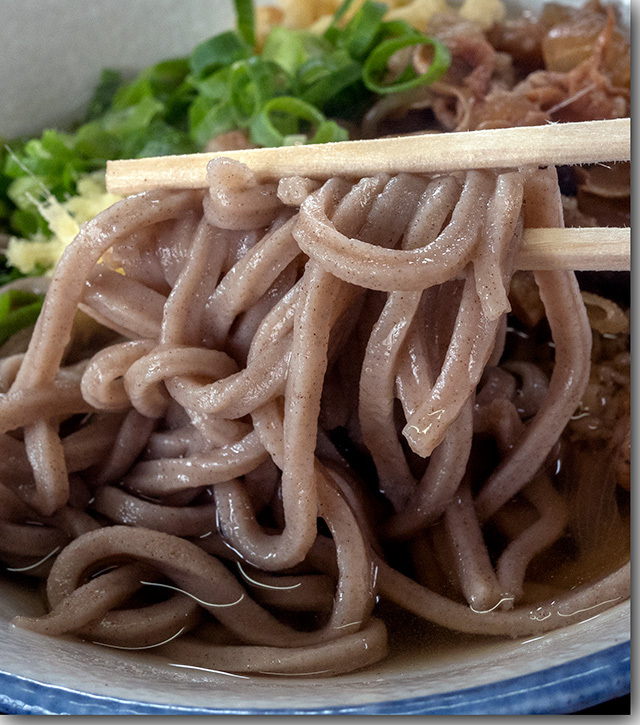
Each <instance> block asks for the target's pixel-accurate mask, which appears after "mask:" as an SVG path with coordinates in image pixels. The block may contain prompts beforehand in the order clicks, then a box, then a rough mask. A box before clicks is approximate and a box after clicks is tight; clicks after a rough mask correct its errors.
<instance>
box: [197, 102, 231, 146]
mask: <svg viewBox="0 0 640 725" xmlns="http://www.w3.org/2000/svg"><path fill="white" fill-rule="evenodd" d="M234 128H236V124H235V119H234V114H233V108H232V107H231V103H230V102H229V101H227V100H224V101H215V100H213V99H211V98H206V97H205V96H200V97H198V98H196V100H195V101H194V102H193V105H192V106H191V108H190V109H189V133H190V136H191V139H192V140H193V141H194V142H195V143H196V144H198V145H199V146H201V147H204V146H206V145H207V143H208V142H209V141H211V139H212V138H215V137H216V136H219V135H220V134H222V133H226V132H227V131H232V130H233V129H234Z"/></svg>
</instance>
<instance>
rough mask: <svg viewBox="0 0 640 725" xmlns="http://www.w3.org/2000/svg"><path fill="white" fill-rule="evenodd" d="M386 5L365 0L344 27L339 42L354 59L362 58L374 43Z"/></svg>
mask: <svg viewBox="0 0 640 725" xmlns="http://www.w3.org/2000/svg"><path fill="white" fill-rule="evenodd" d="M386 12H387V6H386V5H383V4H382V3H377V2H372V0H367V2H365V3H364V5H363V6H362V7H361V8H360V10H358V12H357V13H356V14H355V15H354V16H353V17H352V18H351V20H350V21H349V22H348V23H347V26H346V27H345V29H344V33H343V36H342V38H341V42H342V43H344V45H345V46H346V48H347V50H348V51H349V54H350V55H351V56H352V57H353V58H356V59H360V58H364V57H365V56H366V55H367V53H368V52H369V50H370V49H371V46H372V45H373V44H374V42H375V40H376V37H377V35H378V33H379V32H380V28H381V27H382V18H383V17H384V14H385V13H386Z"/></svg>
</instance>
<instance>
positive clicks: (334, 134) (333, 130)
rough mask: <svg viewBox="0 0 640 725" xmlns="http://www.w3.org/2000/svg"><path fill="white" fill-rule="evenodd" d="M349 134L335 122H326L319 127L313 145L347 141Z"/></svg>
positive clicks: (312, 141)
mask: <svg viewBox="0 0 640 725" xmlns="http://www.w3.org/2000/svg"><path fill="white" fill-rule="evenodd" d="M348 138H349V132H348V131H347V129H346V128H343V127H342V126H340V125H338V124H337V123H336V122H335V121H324V122H323V123H321V124H320V125H319V126H318V130H317V131H316V132H315V134H314V136H313V138H312V139H311V143H330V142H333V141H346V140H347V139H348Z"/></svg>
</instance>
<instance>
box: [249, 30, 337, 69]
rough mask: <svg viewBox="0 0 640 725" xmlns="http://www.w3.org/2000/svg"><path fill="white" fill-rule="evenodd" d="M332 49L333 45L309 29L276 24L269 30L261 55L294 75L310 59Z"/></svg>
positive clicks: (322, 55) (325, 53)
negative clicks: (292, 28) (293, 28)
mask: <svg viewBox="0 0 640 725" xmlns="http://www.w3.org/2000/svg"><path fill="white" fill-rule="evenodd" d="M332 50H333V46H332V45H331V44H330V43H328V42H327V41H326V40H325V39H324V38H323V37H322V36H318V35H315V34H314V33H311V32H310V31H308V30H291V29H290V28H283V27H282V26H280V25H276V26H275V27H273V28H272V29H271V30H270V31H269V35H268V36H267V39H266V40H265V42H264V47H263V48H262V52H261V53H260V57H261V58H262V59H263V60H270V61H272V62H273V63H277V64H278V65H279V66H280V67H281V68H282V69H283V70H284V71H285V72H286V73H288V74H289V75H290V76H294V75H295V74H296V73H297V71H298V69H299V68H300V67H301V66H302V65H304V64H305V63H306V62H308V61H309V60H310V59H312V58H323V57H324V56H326V55H327V54H329V53H331V51H332Z"/></svg>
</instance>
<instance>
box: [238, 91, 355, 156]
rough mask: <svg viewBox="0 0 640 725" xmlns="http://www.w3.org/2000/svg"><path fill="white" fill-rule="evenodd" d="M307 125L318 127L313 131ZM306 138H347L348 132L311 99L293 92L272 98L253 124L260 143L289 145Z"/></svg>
mask: <svg viewBox="0 0 640 725" xmlns="http://www.w3.org/2000/svg"><path fill="white" fill-rule="evenodd" d="M305 126H309V127H311V130H313V128H314V127H315V131H314V133H313V135H311V130H310V131H309V132H305V130H304V127H305ZM291 137H295V138H294V139H292V138H291ZM304 138H306V139H310V143H326V142H327V141H346V139H347V138H348V133H347V131H346V130H345V129H343V128H341V127H340V126H338V124H337V123H335V121H328V120H327V119H326V118H325V116H324V114H323V113H322V112H321V111H319V110H318V109H317V108H315V107H314V106H312V105H311V104H310V103H307V102H306V101H302V100H301V99H299V98H294V97H292V96H280V97H279V98H272V99H271V100H270V101H269V102H268V103H266V104H265V106H264V108H263V110H262V113H260V115H259V116H258V117H257V118H256V120H255V121H254V122H253V124H252V125H251V140H252V141H253V142H254V143H257V144H259V145H261V146H287V145H290V144H291V143H292V142H293V143H296V142H300V141H301V140H302V139H304Z"/></svg>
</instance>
